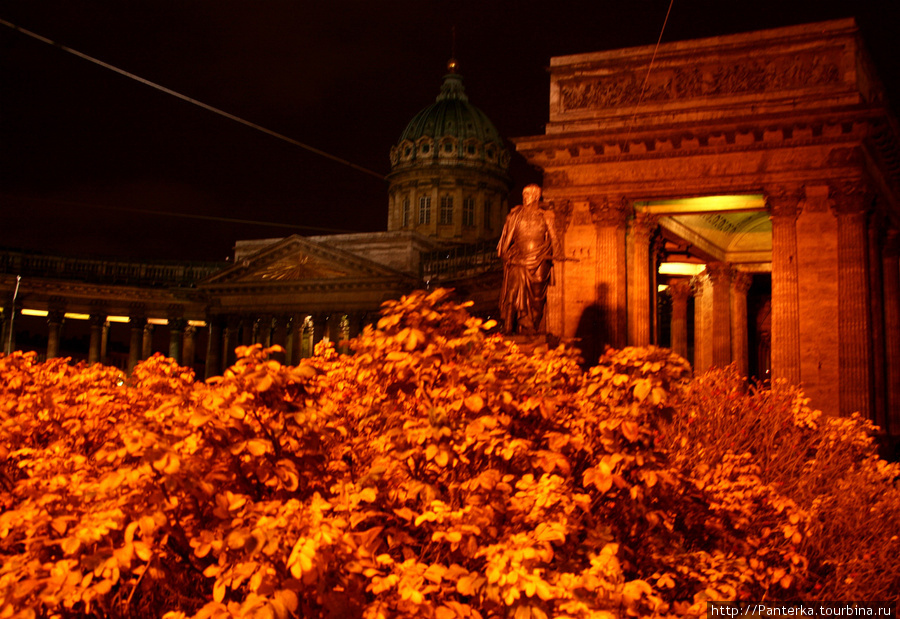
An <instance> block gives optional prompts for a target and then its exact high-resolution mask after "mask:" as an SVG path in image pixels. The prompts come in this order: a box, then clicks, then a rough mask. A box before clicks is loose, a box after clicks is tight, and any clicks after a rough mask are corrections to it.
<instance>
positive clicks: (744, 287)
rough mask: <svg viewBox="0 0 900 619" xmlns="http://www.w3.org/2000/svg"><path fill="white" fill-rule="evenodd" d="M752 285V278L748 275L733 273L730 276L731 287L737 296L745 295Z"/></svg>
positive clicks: (738, 272)
mask: <svg viewBox="0 0 900 619" xmlns="http://www.w3.org/2000/svg"><path fill="white" fill-rule="evenodd" d="M752 283H753V277H752V276H751V275H750V274H749V273H745V272H743V271H734V272H733V274H732V276H731V287H732V289H733V290H734V291H735V292H736V293H738V294H744V295H745V294H747V291H749V290H750V284H752Z"/></svg>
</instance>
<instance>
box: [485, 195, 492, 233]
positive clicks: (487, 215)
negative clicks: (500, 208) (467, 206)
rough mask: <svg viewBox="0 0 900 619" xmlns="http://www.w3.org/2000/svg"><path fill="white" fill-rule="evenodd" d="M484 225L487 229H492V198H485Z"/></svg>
mask: <svg viewBox="0 0 900 619" xmlns="http://www.w3.org/2000/svg"><path fill="white" fill-rule="evenodd" d="M484 227H485V229H487V230H490V229H491V200H490V198H485V199H484Z"/></svg>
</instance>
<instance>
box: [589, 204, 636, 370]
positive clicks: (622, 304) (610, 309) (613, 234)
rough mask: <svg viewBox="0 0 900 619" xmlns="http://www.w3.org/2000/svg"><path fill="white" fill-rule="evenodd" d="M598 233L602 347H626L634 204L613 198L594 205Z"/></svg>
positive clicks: (597, 281) (597, 267)
mask: <svg viewBox="0 0 900 619" xmlns="http://www.w3.org/2000/svg"><path fill="white" fill-rule="evenodd" d="M590 209H591V215H592V217H593V221H594V225H595V226H596V230H597V250H596V256H597V259H596V267H595V268H596V285H597V294H596V298H597V300H598V305H599V310H600V311H599V320H600V323H601V324H600V329H599V331H600V333H599V336H600V342H599V344H600V347H599V350H597V351H596V352H598V353H599V352H602V349H603V345H604V344H609V345H610V346H612V347H614V348H622V347H623V346H625V345H626V342H627V337H628V332H627V330H628V311H627V310H628V296H627V286H628V283H627V282H628V270H627V264H626V263H627V245H626V234H625V233H626V221H627V218H628V214H629V213H630V212H631V205H630V204H629V203H628V201H627V200H626V199H625V198H624V197H611V198H606V199H603V200H601V201H599V202H597V203H591V205H590Z"/></svg>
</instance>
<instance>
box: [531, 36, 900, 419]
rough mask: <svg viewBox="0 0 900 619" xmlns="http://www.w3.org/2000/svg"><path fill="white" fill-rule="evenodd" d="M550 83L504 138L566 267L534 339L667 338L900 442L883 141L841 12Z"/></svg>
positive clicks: (893, 186)
mask: <svg viewBox="0 0 900 619" xmlns="http://www.w3.org/2000/svg"><path fill="white" fill-rule="evenodd" d="M654 54H655V56H654ZM651 65H652V67H651ZM550 76H551V77H550V122H549V124H548V125H547V128H546V132H545V134H544V135H538V136H531V137H524V138H519V139H516V140H514V141H515V143H516V147H517V149H518V151H519V152H520V153H522V154H523V155H524V156H525V157H526V159H528V161H529V162H531V163H532V164H534V165H537V166H539V167H540V168H542V169H543V170H544V194H545V199H546V200H547V201H548V202H549V204H550V206H551V207H552V209H553V211H554V213H555V217H556V222H557V227H558V232H559V237H560V238H561V239H563V245H564V251H565V257H566V258H567V259H568V260H567V261H565V262H563V263H561V264H559V265H558V266H557V267H555V268H556V269H557V273H556V278H555V282H554V285H553V286H551V288H550V293H549V299H548V310H547V328H548V330H550V331H552V332H554V333H558V334H560V335H561V336H563V337H578V338H581V340H582V341H583V342H584V347H585V349H586V351H587V352H588V353H589V354H592V355H596V354H598V353H599V352H600V351H601V350H602V347H603V346H605V345H611V346H614V347H620V346H625V345H644V344H650V343H657V342H662V343H669V344H671V346H672V347H673V348H674V349H675V350H676V351H678V352H680V353H682V354H685V355H687V356H689V357H691V358H692V360H693V363H694V365H695V367H696V369H698V370H704V369H706V368H708V367H710V366H714V365H717V366H719V365H725V364H729V363H735V364H737V366H738V368H739V369H740V370H741V371H743V372H745V373H749V374H751V375H756V376H759V377H761V378H769V377H771V378H774V379H784V380H787V381H788V382H790V383H793V384H802V385H803V387H804V389H805V391H806V392H807V394H808V395H809V396H811V397H812V399H813V402H814V404H815V405H816V406H817V407H820V408H822V409H823V410H825V411H827V412H829V413H835V414H837V413H839V414H850V413H852V412H856V411H859V412H861V413H862V414H863V415H865V416H867V417H869V418H871V419H873V420H874V421H875V422H876V423H878V425H880V426H881V427H882V428H886V429H887V431H888V432H890V433H891V434H900V289H898V287H900V273H898V245H897V243H898V239H897V237H898V225H900V210H898V207H900V190H898V187H900V185H898V181H900V175H898V173H900V156H898V155H900V150H898V146H900V140H898V135H900V134H898V127H897V124H896V121H895V119H894V118H893V117H892V116H891V114H890V112H889V111H888V107H887V104H886V102H885V100H884V95H883V91H882V89H881V87H880V85H879V82H878V79H877V76H876V75H875V72H874V71H873V70H872V67H871V65H870V63H869V61H868V58H867V56H866V53H865V50H864V48H863V45H862V42H861V40H860V36H859V33H858V30H857V28H856V25H855V23H854V22H853V20H838V21H831V22H823V23H817V24H809V25H803V26H796V27H788V28H780V29H775V30H767V31H761V32H753V33H747V34H741V35H734V36H722V37H715V38H709V39H701V40H695V41H687V42H680V43H670V44H666V45H661V46H659V49H658V51H654V47H652V46H651V47H639V48H630V49H622V50H615V51H609V52H600V53H593V54H581V55H576V56H566V57H559V58H553V59H552V60H551V65H550ZM666 286H667V287H668V288H667V290H666V291H665V292H661V290H662V289H664V288H665V287H666ZM748 295H749V296H748Z"/></svg>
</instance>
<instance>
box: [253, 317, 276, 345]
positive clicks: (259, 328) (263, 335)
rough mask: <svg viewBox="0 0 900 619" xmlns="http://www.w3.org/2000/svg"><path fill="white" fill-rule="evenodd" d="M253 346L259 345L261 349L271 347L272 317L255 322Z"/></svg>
mask: <svg viewBox="0 0 900 619" xmlns="http://www.w3.org/2000/svg"><path fill="white" fill-rule="evenodd" d="M253 343H254V344H260V345H261V346H262V347H263V348H267V347H269V346H271V345H272V317H271V316H269V315H265V316H262V317H261V318H260V319H259V320H257V321H256V335H255V337H254V339H253Z"/></svg>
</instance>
